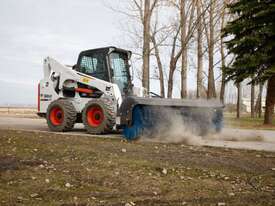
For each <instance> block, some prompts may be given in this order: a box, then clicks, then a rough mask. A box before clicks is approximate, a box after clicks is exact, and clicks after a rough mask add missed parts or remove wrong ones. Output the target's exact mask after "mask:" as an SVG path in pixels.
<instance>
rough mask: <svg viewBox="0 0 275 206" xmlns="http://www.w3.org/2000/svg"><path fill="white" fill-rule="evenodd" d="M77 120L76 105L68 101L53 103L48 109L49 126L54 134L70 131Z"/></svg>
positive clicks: (60, 100) (62, 100)
mask: <svg viewBox="0 0 275 206" xmlns="http://www.w3.org/2000/svg"><path fill="white" fill-rule="evenodd" d="M76 118H77V112H76V110H75V107H74V105H73V104H72V102H70V101H68V100H66V99H59V100H55V101H53V102H52V103H51V104H50V105H49V107H48V109H47V114H46V119H47V124H48V126H49V128H50V130H51V131H54V132H66V131H70V130H71V129H72V128H73V127H74V124H75V121H76Z"/></svg>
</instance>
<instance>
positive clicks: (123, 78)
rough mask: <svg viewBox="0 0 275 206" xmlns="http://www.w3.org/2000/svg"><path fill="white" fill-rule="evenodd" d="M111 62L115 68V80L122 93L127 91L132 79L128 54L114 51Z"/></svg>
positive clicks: (112, 67) (113, 68)
mask: <svg viewBox="0 0 275 206" xmlns="http://www.w3.org/2000/svg"><path fill="white" fill-rule="evenodd" d="M110 63H111V69H112V70H113V71H112V73H113V82H114V83H115V84H117V85H118V87H119V89H120V91H121V93H127V92H128V90H129V79H130V75H129V70H128V68H129V65H128V57H127V54H125V53H117V52H112V53H111V54H110Z"/></svg>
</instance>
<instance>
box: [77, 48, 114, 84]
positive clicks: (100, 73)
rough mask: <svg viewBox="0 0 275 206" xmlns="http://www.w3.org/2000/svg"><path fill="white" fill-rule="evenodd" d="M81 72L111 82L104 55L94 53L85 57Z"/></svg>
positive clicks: (81, 62) (82, 59) (82, 60)
mask: <svg viewBox="0 0 275 206" xmlns="http://www.w3.org/2000/svg"><path fill="white" fill-rule="evenodd" d="M80 72H82V73H84V74H87V75H90V76H93V77H96V78H98V79H102V80H105V81H109V76H108V70H107V68H106V63H105V56H104V54H102V53H94V54H91V55H89V56H83V57H82V58H81V61H80Z"/></svg>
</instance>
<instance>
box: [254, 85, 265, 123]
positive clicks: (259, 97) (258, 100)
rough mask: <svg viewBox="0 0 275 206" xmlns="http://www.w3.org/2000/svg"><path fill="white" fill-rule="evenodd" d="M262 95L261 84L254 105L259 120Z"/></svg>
mask: <svg viewBox="0 0 275 206" xmlns="http://www.w3.org/2000/svg"><path fill="white" fill-rule="evenodd" d="M262 94H263V83H260V86H259V94H258V98H257V100H256V105H255V113H256V114H258V117H259V118H261V117H262Z"/></svg>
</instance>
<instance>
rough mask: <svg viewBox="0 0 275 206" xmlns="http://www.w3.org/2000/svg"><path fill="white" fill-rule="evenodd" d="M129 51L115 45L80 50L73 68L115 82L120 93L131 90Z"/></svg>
mask: <svg viewBox="0 0 275 206" xmlns="http://www.w3.org/2000/svg"><path fill="white" fill-rule="evenodd" d="M130 57H131V52H130V51H126V50H123V49H118V48H116V47H106V48H99V49H92V50H86V51H82V52H81V53H80V54H79V57H78V61H77V65H76V66H75V70H76V71H79V72H81V73H84V74H87V75H89V76H92V77H95V78H98V79H101V80H104V81H107V82H111V83H114V84H117V85H118V87H119V89H120V91H121V93H122V95H123V96H124V95H126V96H127V95H129V94H130V93H131V91H132V83H131V77H130V71H129V68H130V65H129V62H128V61H129V59H130Z"/></svg>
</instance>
